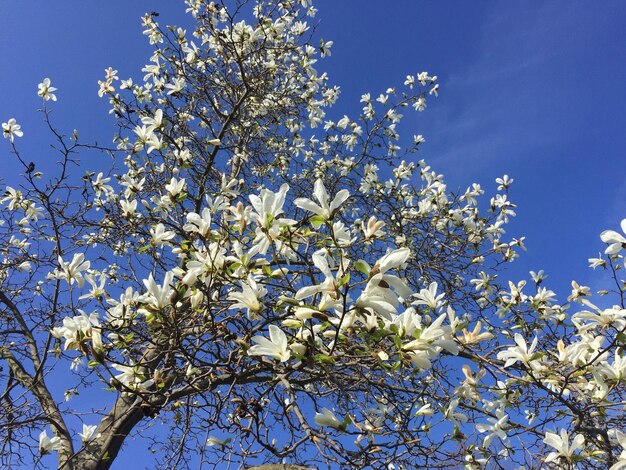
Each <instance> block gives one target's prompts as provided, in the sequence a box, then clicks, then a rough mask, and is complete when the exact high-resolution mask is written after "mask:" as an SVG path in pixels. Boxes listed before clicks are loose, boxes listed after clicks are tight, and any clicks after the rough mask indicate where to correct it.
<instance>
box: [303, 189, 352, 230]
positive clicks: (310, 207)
mask: <svg viewBox="0 0 626 470" xmlns="http://www.w3.org/2000/svg"><path fill="white" fill-rule="evenodd" d="M313 195H314V196H315V199H317V200H318V201H319V203H320V205H317V204H315V203H314V202H313V201H311V200H310V199H306V198H303V197H299V198H298V199H296V200H295V201H294V204H295V205H296V206H298V207H299V208H301V209H304V210H307V211H309V212H313V213H314V214H317V215H319V216H320V217H322V218H324V219H325V220H328V219H330V218H331V217H332V216H333V213H334V212H335V211H336V210H337V209H338V208H339V206H341V204H343V203H344V202H345V201H346V199H348V198H349V197H350V193H349V192H348V190H346V189H342V190H341V191H339V192H338V193H337V194H336V195H335V197H334V199H333V200H332V202H330V204H329V201H330V196H329V195H328V193H327V192H326V188H325V187H324V183H322V180H319V179H318V180H317V181H316V182H315V186H314V188H313Z"/></svg>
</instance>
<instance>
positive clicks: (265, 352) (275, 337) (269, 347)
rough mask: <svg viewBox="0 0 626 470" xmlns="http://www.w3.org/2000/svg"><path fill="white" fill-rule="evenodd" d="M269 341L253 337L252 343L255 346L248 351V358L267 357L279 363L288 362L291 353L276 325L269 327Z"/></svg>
mask: <svg viewBox="0 0 626 470" xmlns="http://www.w3.org/2000/svg"><path fill="white" fill-rule="evenodd" d="M269 332H270V339H267V338H265V337H263V336H253V337H252V341H254V342H255V343H257V344H255V345H254V346H252V347H251V348H250V349H248V355H250V356H269V357H271V358H272V359H276V360H277V361H280V362H285V361H287V360H289V357H290V356H291V352H290V351H289V346H288V344H287V336H286V335H285V333H284V332H283V331H282V330H281V329H280V328H278V327H277V326H276V325H270V326H269Z"/></svg>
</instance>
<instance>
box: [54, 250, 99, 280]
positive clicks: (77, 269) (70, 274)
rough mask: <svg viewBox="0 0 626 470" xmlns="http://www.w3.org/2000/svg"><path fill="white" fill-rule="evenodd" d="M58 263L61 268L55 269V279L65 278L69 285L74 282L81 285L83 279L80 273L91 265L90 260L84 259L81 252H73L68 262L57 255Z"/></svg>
mask: <svg viewBox="0 0 626 470" xmlns="http://www.w3.org/2000/svg"><path fill="white" fill-rule="evenodd" d="M59 265H60V268H61V269H59V270H56V271H55V273H54V274H55V277H56V278H57V279H65V280H66V281H67V283H68V284H69V285H72V284H74V282H76V284H77V285H78V287H83V284H85V279H84V278H83V275H82V274H81V273H82V272H83V271H86V270H88V269H89V267H90V266H91V262H90V261H85V255H84V254H83V253H74V257H73V258H72V261H70V262H69V263H67V262H65V261H63V259H62V258H61V257H60V256H59Z"/></svg>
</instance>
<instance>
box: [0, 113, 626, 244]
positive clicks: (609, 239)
mask: <svg viewBox="0 0 626 470" xmlns="http://www.w3.org/2000/svg"><path fill="white" fill-rule="evenodd" d="M2 126H3V127H4V124H3V125H2ZM620 227H621V228H622V232H624V233H626V219H622V222H621V223H620ZM600 239H601V240H602V241H603V242H604V243H608V244H609V246H608V248H607V249H606V250H605V251H604V253H606V254H607V255H615V254H617V253H619V252H620V250H622V249H624V248H626V238H624V237H623V236H622V235H621V234H619V233H617V232H615V231H614V230H605V231H604V232H602V233H601V234H600Z"/></svg>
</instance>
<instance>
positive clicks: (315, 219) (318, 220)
mask: <svg viewBox="0 0 626 470" xmlns="http://www.w3.org/2000/svg"><path fill="white" fill-rule="evenodd" d="M309 220H310V221H311V225H312V226H313V227H314V228H320V226H321V225H322V224H323V223H324V222H326V219H325V218H324V217H322V216H321V215H314V216H312V217H311V218H310V219H309Z"/></svg>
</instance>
